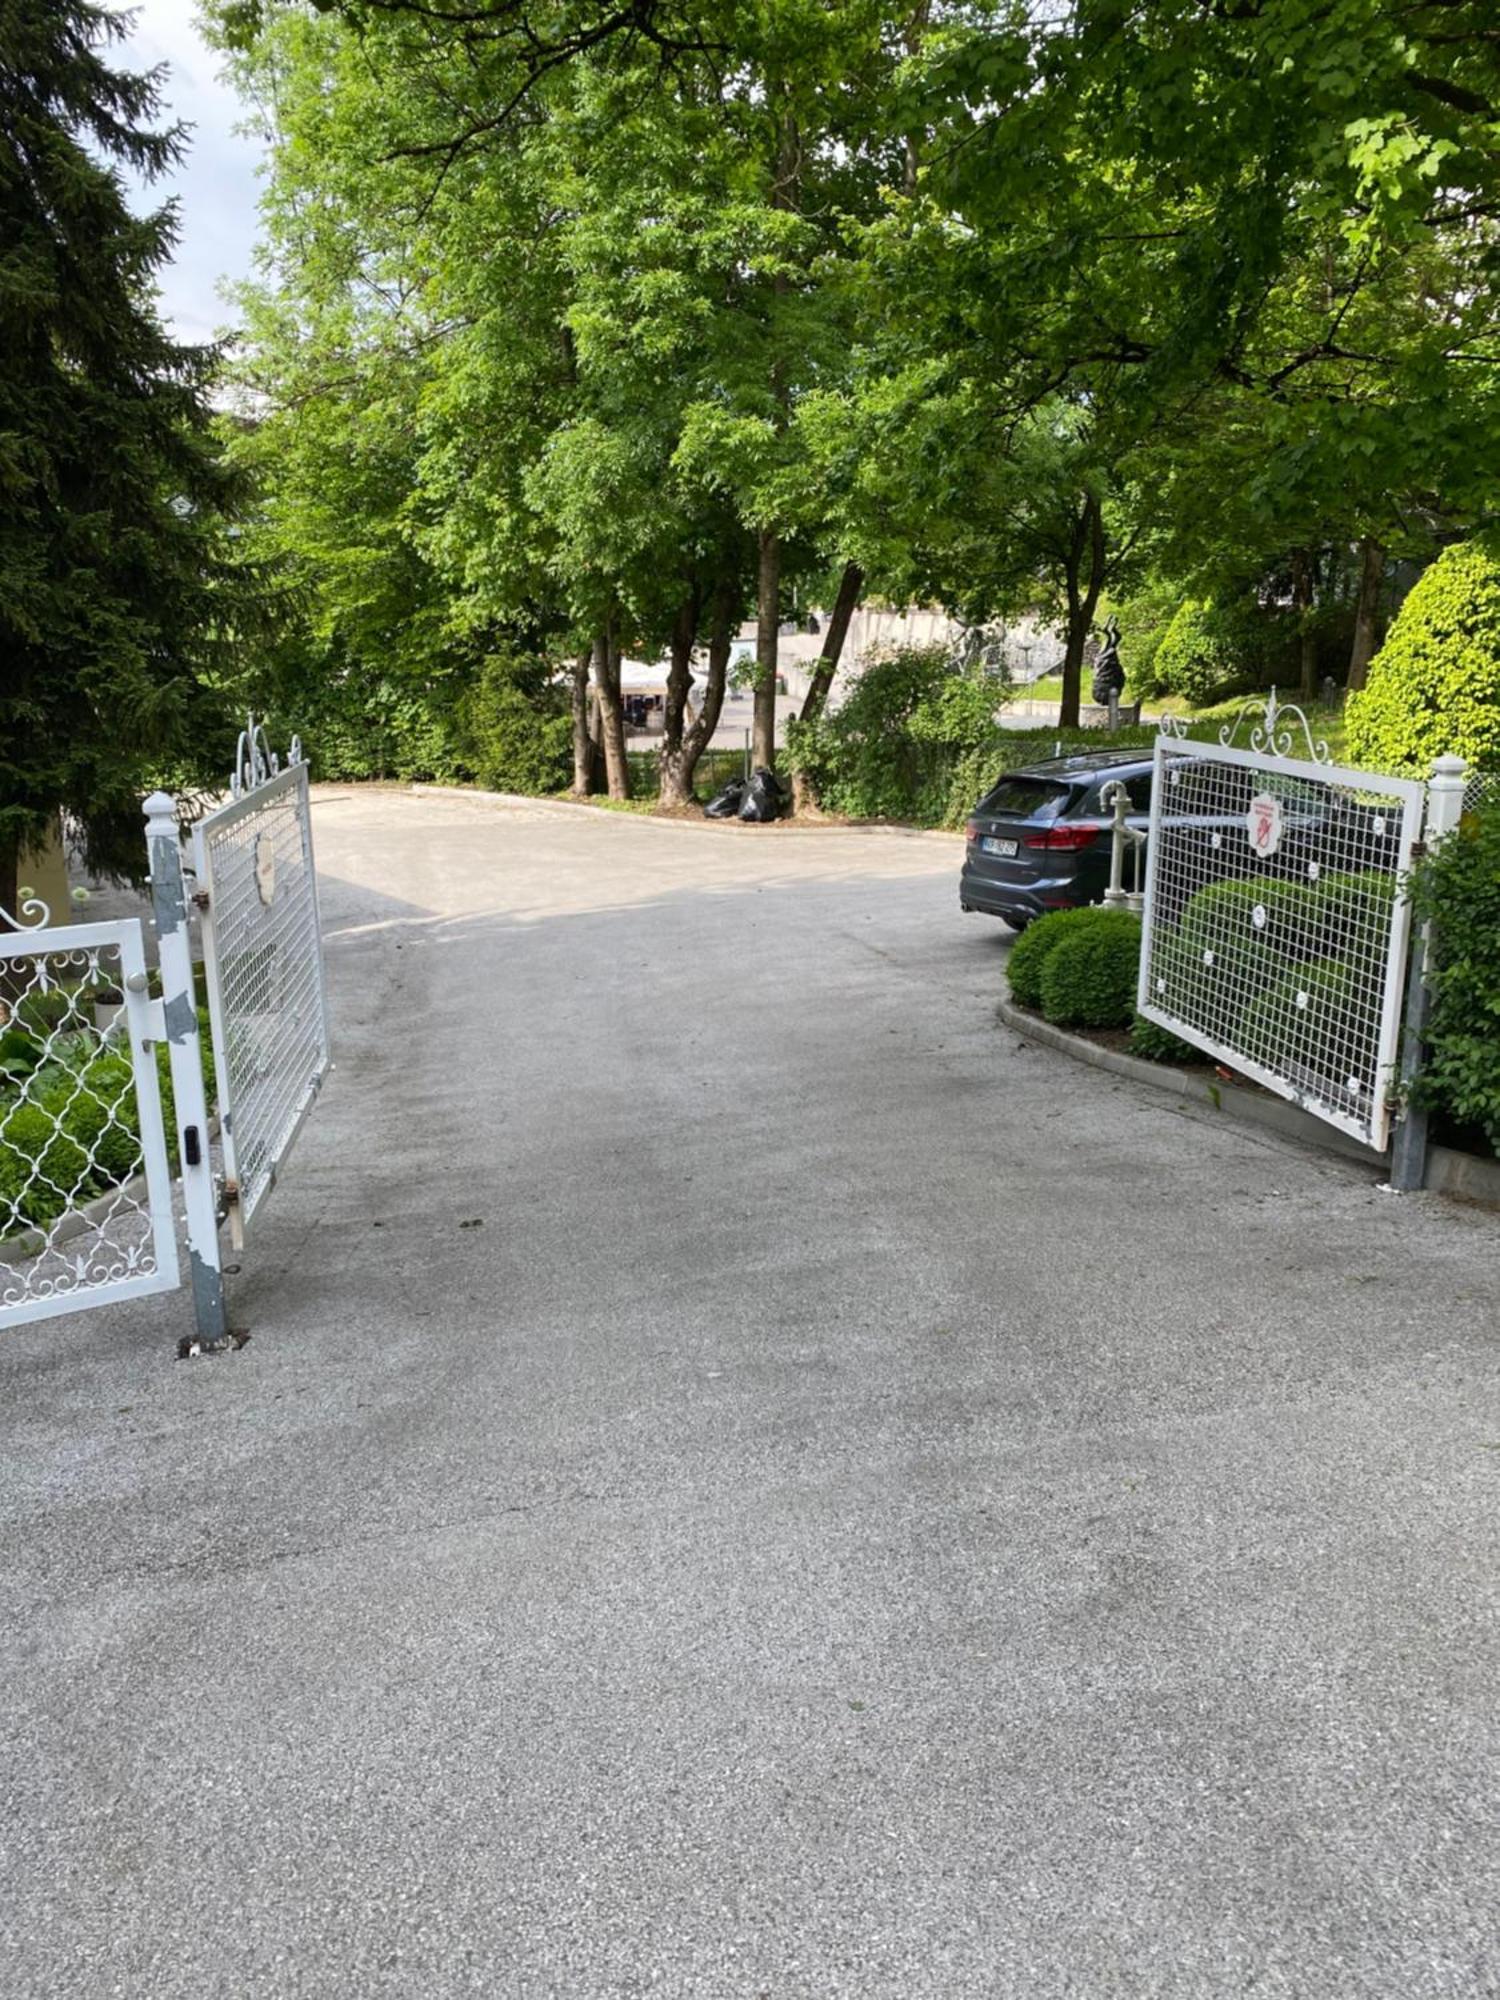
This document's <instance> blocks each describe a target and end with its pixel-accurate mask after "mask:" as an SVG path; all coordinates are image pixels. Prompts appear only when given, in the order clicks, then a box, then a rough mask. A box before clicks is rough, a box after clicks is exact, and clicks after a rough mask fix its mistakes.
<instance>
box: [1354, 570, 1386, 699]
mask: <svg viewBox="0 0 1500 2000" xmlns="http://www.w3.org/2000/svg"><path fill="white" fill-rule="evenodd" d="M1360 558H1361V559H1360V566H1359V598H1358V600H1357V602H1356V604H1355V607H1354V644H1353V646H1352V647H1351V648H1350V651H1349V691H1350V693H1351V694H1352V693H1353V691H1354V690H1355V689H1356V688H1362V687H1363V686H1364V684H1365V676H1366V674H1367V673H1368V672H1369V670H1370V662H1371V660H1373V659H1374V657H1375V645H1376V639H1377V637H1378V621H1379V617H1380V586H1381V584H1382V583H1383V582H1384V581H1385V550H1384V549H1383V548H1382V547H1381V545H1380V543H1379V542H1377V541H1376V540H1375V537H1374V536H1373V535H1366V536H1365V538H1364V541H1363V542H1362V543H1361V544H1360Z"/></svg>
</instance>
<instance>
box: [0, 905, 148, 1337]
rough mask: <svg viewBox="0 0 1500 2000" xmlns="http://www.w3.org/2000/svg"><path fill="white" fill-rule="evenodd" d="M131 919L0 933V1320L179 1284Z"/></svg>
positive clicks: (11, 1321)
mask: <svg viewBox="0 0 1500 2000" xmlns="http://www.w3.org/2000/svg"><path fill="white" fill-rule="evenodd" d="M157 1012H159V1003H156V1004H153V1002H152V1001H151V1000H150V998H149V997H148V993H147V983H146V955H145V946H144V942H143V939H142V934H141V926H140V922H139V920H138V919H135V918H130V919H128V920H126V921H123V922H119V923H100V924H77V925H62V926H57V927H48V928H46V929H38V930H20V931H14V932H9V933H4V934H0V1326H7V1325H16V1324H19V1323H20V1322H22V1321H24V1320H35V1319H49V1318H51V1317H52V1316H53V1315H54V1314H57V1313H65V1312H77V1311H78V1310H79V1309H80V1308H82V1307H84V1306H93V1305H106V1304H109V1303H110V1302H112V1301H113V1300H116V1299H128V1298H139V1297H141V1296H143V1295H145V1294H148V1293H152V1292H169V1291H173V1290H175V1289H176V1286H177V1283H178V1271H177V1238H176V1233H175V1229H174V1225H173V1220H172V1182H171V1172H170V1169H169V1166H168V1162H167V1146H166V1135H165V1131H164V1129H163V1123H162V1109H161V1095H160V1090H159V1087H158V1081H157V1070H156V1055H155V1047H156V1039H157V1037H159V1035H160V1032H161V1031H160V1029H159V1027H158V1026H157V1025H156V1022H155V1018H154V1017H155V1015H156V1013H157Z"/></svg>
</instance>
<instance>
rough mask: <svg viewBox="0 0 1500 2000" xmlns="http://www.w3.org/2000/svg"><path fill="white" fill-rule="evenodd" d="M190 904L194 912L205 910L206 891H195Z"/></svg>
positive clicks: (206, 901) (206, 902) (206, 905)
mask: <svg viewBox="0 0 1500 2000" xmlns="http://www.w3.org/2000/svg"><path fill="white" fill-rule="evenodd" d="M192 903H193V908H194V909H195V910H206V909H207V908H208V891H207V889H195V890H194V891H193V896H192Z"/></svg>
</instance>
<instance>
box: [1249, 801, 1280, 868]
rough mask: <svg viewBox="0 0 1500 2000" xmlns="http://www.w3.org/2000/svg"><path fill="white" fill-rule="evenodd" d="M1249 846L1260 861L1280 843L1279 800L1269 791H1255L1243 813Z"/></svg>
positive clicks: (1265, 858) (1270, 854)
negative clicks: (1248, 836)
mask: <svg viewBox="0 0 1500 2000" xmlns="http://www.w3.org/2000/svg"><path fill="white" fill-rule="evenodd" d="M1245 825H1246V827H1247V828H1248V829H1249V833H1250V846H1251V849H1252V851H1253V852H1254V853H1256V854H1258V855H1259V856H1260V858H1261V860H1262V861H1268V860H1269V859H1270V858H1271V856H1272V855H1273V854H1274V853H1275V852H1276V850H1277V848H1278V847H1280V845H1281V801H1280V799H1278V798H1273V797H1272V795H1271V793H1270V792H1257V793H1256V795H1255V797H1254V798H1253V799H1252V800H1251V801H1250V810H1249V812H1248V813H1246V815H1245Z"/></svg>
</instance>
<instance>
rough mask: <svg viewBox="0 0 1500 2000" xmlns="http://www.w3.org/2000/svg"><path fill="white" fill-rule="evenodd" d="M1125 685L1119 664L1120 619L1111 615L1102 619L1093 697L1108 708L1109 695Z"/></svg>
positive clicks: (1116, 692) (1095, 665)
mask: <svg viewBox="0 0 1500 2000" xmlns="http://www.w3.org/2000/svg"><path fill="white" fill-rule="evenodd" d="M1124 685H1125V669H1124V668H1123V667H1122V666H1121V665H1120V621H1119V619H1118V618H1115V617H1113V616H1111V617H1109V618H1106V619H1105V621H1104V644H1103V645H1102V646H1101V647H1100V648H1099V657H1098V659H1097V660H1096V661H1095V662H1094V699H1095V701H1096V702H1098V704H1099V706H1100V707H1101V708H1108V707H1109V701H1110V696H1111V695H1118V694H1119V692H1120V690H1121V688H1123V687H1124Z"/></svg>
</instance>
